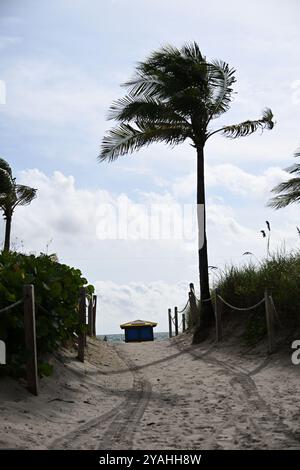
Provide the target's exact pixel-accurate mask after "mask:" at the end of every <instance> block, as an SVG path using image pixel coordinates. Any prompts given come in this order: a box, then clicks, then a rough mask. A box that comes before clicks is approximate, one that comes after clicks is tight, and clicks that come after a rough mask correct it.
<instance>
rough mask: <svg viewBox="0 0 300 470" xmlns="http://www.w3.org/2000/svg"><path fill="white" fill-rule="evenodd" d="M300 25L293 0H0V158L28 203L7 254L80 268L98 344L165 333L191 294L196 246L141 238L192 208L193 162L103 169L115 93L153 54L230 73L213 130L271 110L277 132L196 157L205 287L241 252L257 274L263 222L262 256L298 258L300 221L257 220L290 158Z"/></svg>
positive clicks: (137, 162) (298, 94)
mask: <svg viewBox="0 0 300 470" xmlns="http://www.w3.org/2000/svg"><path fill="white" fill-rule="evenodd" d="M299 15H300V4H299V2H298V1H297V0H287V1H286V2H282V1H279V0H273V1H269V0H264V1H261V0H253V1H252V2H243V3H241V2H240V1H238V0H229V1H227V2H222V1H220V0H216V1H214V2H202V1H196V0H184V1H183V0H160V1H158V0H151V1H150V0H102V1H101V2H100V1H98V0H52V1H51V2H50V1H47V0H0V55H1V61H0V156H1V157H2V158H5V159H6V160H7V161H8V162H9V163H10V165H11V166H12V168H13V171H14V174H15V176H16V177H17V179H18V181H19V182H20V183H23V184H28V185H30V186H32V187H35V188H37V189H38V197H37V198H36V200H34V201H33V202H32V204H31V205H30V207H22V208H18V209H17V210H16V212H15V215H14V219H13V227H12V245H13V247H14V248H15V249H17V250H21V251H23V252H26V253H36V254H39V253H40V252H43V253H45V252H46V253H57V255H58V258H59V260H60V261H61V262H63V263H67V264H69V265H72V266H76V267H78V268H80V269H81V270H82V272H83V274H84V276H85V277H87V278H88V280H89V282H90V283H92V284H94V285H95V286H96V290H97V294H98V296H99V301H98V305H99V306H98V322H97V333H98V334H105V333H106V334H108V333H119V332H120V328H119V325H120V323H122V322H125V321H129V320H135V319H137V318H142V319H146V320H153V321H157V322H158V323H159V324H158V327H157V330H158V331H166V330H167V309H168V308H169V307H170V308H173V307H174V306H175V305H177V306H178V308H179V309H180V307H182V306H183V305H184V304H185V303H186V300H187V291H188V285H189V283H190V282H194V283H195V286H196V288H198V284H199V281H198V265H197V242H196V238H195V237H193V236H190V237H188V236H181V237H174V236H172V234H171V235H170V236H169V237H168V236H166V237H161V236H158V237H153V236H145V233H144V232H143V229H142V232H143V234H141V233H140V232H141V227H144V228H145V226H146V225H147V223H148V222H149V213H151V209H152V208H153V207H157V206H159V207H176V210H177V211H180V210H181V209H182V207H185V206H186V207H190V205H191V204H194V203H195V197H196V195H195V188H196V174H195V170H196V158H195V153H194V150H193V148H192V147H191V146H190V145H189V144H188V142H186V143H184V144H182V145H180V146H178V147H176V148H170V147H166V146H164V145H153V146H151V147H149V148H147V149H145V150H142V151H140V152H138V153H134V154H132V155H127V156H124V157H121V158H120V159H119V160H118V161H116V162H114V163H111V164H109V163H101V164H100V163H99V162H98V161H97V155H98V154H99V148H100V144H101V140H102V138H103V135H104V133H105V131H106V130H107V129H109V128H110V127H111V125H112V123H111V122H108V121H107V111H108V107H109V105H110V104H111V103H112V101H113V100H115V99H117V98H120V97H122V96H123V94H124V89H123V88H121V87H120V84H122V83H124V82H125V81H126V80H127V79H128V78H130V77H131V76H132V75H133V73H134V67H135V65H136V63H137V62H138V61H141V60H144V59H145V58H146V57H147V56H148V55H149V54H150V53H151V52H152V51H153V50H156V49H158V48H160V47H162V46H163V45H166V44H172V45H174V46H177V47H180V46H182V45H183V44H184V43H186V42H190V41H196V42H197V43H198V44H199V46H200V49H201V51H202V53H203V54H204V55H205V56H206V57H207V59H208V60H210V59H222V60H224V61H226V62H228V63H229V64H230V66H232V67H234V68H235V69H236V78H237V82H236V84H235V86H234V90H235V92H236V94H235V95H234V100H233V102H232V105H231V109H230V110H229V111H228V112H227V113H226V115H224V116H222V118H220V119H219V120H218V121H216V122H214V123H213V126H214V127H213V128H218V127H220V126H222V125H224V124H231V123H236V122H241V121H243V120H246V119H256V118H259V117H260V115H261V112H262V110H263V109H264V108H265V107H270V108H271V109H272V111H273V113H274V117H275V121H276V125H275V127H274V129H273V130H272V131H265V132H264V133H263V134H261V133H260V132H258V133H257V134H255V135H252V136H249V137H247V138H241V139H239V140H233V141H232V140H229V139H225V138H223V137H222V136H220V135H216V136H214V137H213V138H212V139H211V140H210V141H209V142H208V143H207V145H206V148H205V163H206V166H205V178H206V197H207V236H208V249H209V264H210V265H213V266H216V267H217V268H218V269H216V270H214V273H215V274H214V276H215V278H216V276H218V273H221V272H222V270H223V269H224V267H225V266H228V265H230V264H231V263H234V264H236V265H240V264H242V263H245V262H246V261H249V258H248V259H246V258H247V257H245V256H243V253H244V252H245V251H249V252H252V253H253V257H252V258H253V260H254V261H255V260H256V259H261V258H262V257H264V256H265V255H266V243H265V240H264V239H263V238H262V235H261V233H260V230H262V229H265V228H266V227H265V221H266V220H268V221H270V223H271V228H272V231H271V250H272V251H275V250H277V249H281V248H282V247H285V248H286V249H287V250H291V249H295V248H299V242H300V240H299V237H298V234H297V230H296V226H297V224H298V226H299V225H300V221H299V207H296V206H290V207H288V208H286V209H282V210H280V211H274V210H272V209H269V208H267V207H266V202H267V201H268V199H269V198H270V196H271V193H270V191H271V189H272V188H273V187H274V185H276V184H277V183H279V182H280V181H283V180H285V179H286V178H287V176H288V175H287V173H286V172H285V171H284V168H286V167H287V166H290V165H291V164H293V163H294V160H293V153H294V152H295V150H296V149H297V147H298V146H299V145H300V135H299V120H300V119H299V118H300V63H299V44H300V31H299ZM122 207H123V208H124V207H126V208H127V210H129V213H130V214H131V215H130V217H131V218H130V217H129V218H130V220H131V222H130V223H131V226H130V230H129V232H128V233H127V236H122V237H120V236H119V232H118V234H117V236H116V234H115V233H113V232H114V231H113V230H110V229H111V227H114V226H115V225H114V224H115V223H116V217H120V214H121V216H122V209H120V208H122ZM103 208H104V209H105V208H110V210H108V211H107V213H106V215H105V217H104V212H103V210H104V209H103ZM120 211H121V212H120ZM147 214H148V216H147ZM177 216H178V213H177ZM147 217H148V218H147ZM178 217H179V216H178ZM118 220H119V219H118ZM103 221H105V224H106V229H107V235H106V236H105V237H104V236H103V230H104V228H105V227H104V226H103ZM137 221H139V222H140V224H137ZM188 224H190V225H191V226H193V222H192V216H189V218H188ZM137 225H139V226H138V227H137ZM110 232H111V233H110ZM147 233H148V232H147ZM146 235H147V234H146ZM3 236H4V222H3V221H2V222H1V225H0V237H1V240H0V242H1V241H2V239H3ZM212 281H213V279H212Z"/></svg>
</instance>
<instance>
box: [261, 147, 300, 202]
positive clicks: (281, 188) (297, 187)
mask: <svg viewBox="0 0 300 470" xmlns="http://www.w3.org/2000/svg"><path fill="white" fill-rule="evenodd" d="M294 156H295V157H300V150H297V151H296V152H295V155H294ZM285 170H286V171H288V172H289V173H290V174H295V173H296V174H299V177H295V178H290V179H289V180H287V181H283V182H282V183H279V184H278V185H277V186H275V187H274V188H273V189H272V193H275V194H277V196H275V197H273V198H272V199H270V201H269V202H268V203H267V206H268V207H273V209H281V208H283V207H286V206H288V205H289V204H293V203H294V202H300V164H299V163H296V164H294V165H292V166H290V167H288V168H286V169H285Z"/></svg>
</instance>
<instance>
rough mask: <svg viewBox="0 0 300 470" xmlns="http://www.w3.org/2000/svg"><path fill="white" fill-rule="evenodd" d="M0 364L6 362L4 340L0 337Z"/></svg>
mask: <svg viewBox="0 0 300 470" xmlns="http://www.w3.org/2000/svg"><path fill="white" fill-rule="evenodd" d="M0 364H6V347H5V343H4V341H2V340H1V339H0Z"/></svg>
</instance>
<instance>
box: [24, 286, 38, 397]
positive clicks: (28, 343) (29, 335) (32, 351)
mask: <svg viewBox="0 0 300 470" xmlns="http://www.w3.org/2000/svg"><path fill="white" fill-rule="evenodd" d="M23 293H24V330H25V348H26V356H27V357H26V375H27V385H28V390H29V391H30V392H31V393H32V394H33V395H38V393H39V384H38V366H37V350H36V328H35V303H34V286H33V285H31V284H30V285H26V286H24V288H23Z"/></svg>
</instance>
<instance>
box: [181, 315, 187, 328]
mask: <svg viewBox="0 0 300 470" xmlns="http://www.w3.org/2000/svg"><path fill="white" fill-rule="evenodd" d="M185 330H186V327H185V313H183V314H182V332H184V331H185Z"/></svg>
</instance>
